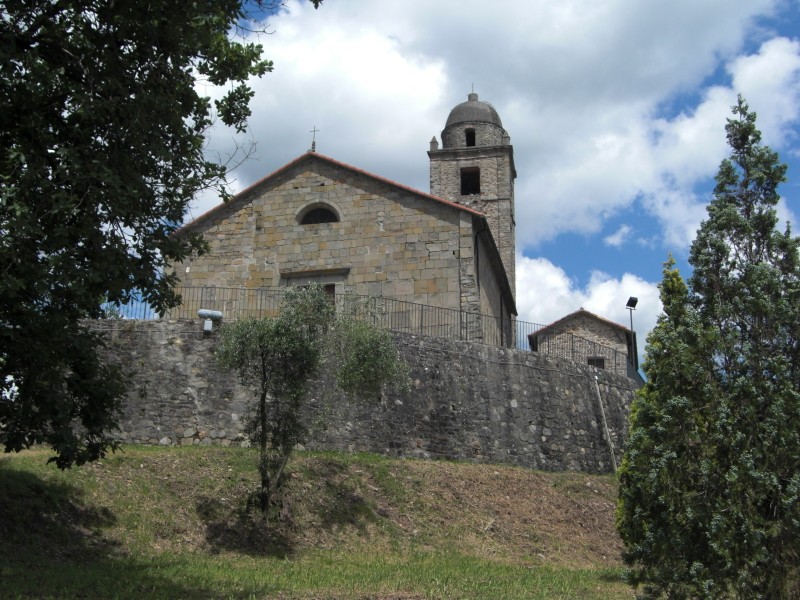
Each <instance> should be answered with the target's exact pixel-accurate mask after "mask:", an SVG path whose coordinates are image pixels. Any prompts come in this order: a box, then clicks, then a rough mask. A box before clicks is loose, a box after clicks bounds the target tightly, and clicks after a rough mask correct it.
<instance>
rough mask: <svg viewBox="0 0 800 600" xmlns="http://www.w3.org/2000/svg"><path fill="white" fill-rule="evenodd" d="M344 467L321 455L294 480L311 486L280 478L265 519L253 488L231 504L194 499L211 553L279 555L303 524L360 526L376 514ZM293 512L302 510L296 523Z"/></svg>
mask: <svg viewBox="0 0 800 600" xmlns="http://www.w3.org/2000/svg"><path fill="white" fill-rule="evenodd" d="M345 469H346V467H345V466H343V465H342V464H341V463H339V462H336V461H327V460H321V461H315V462H314V463H313V465H312V466H307V467H305V468H304V474H303V476H302V477H301V478H300V481H301V482H302V483H303V484H305V485H306V486H307V485H308V483H310V484H311V486H312V487H313V488H314V490H313V491H308V488H307V487H306V488H302V489H301V487H298V486H296V485H293V484H294V483H295V482H293V481H284V484H283V486H282V487H281V488H280V489H279V490H278V492H277V493H275V494H274V497H273V502H274V505H273V506H272V508H271V510H270V513H269V517H268V518H264V516H263V515H262V513H261V511H260V510H259V509H258V508H257V506H258V499H257V491H256V490H253V492H252V493H251V494H249V495H248V496H247V497H245V498H241V499H239V504H238V506H234V507H231V506H230V504H226V503H224V502H222V501H221V500H220V499H218V498H211V497H208V496H202V497H200V498H198V500H197V502H196V509H197V514H198V515H199V516H200V519H201V520H202V521H203V523H204V524H205V527H206V542H207V543H208V544H209V546H210V549H211V552H214V553H216V552H222V551H226V552H237V553H242V554H247V555H252V556H273V557H278V558H285V557H286V556H290V555H291V554H293V553H294V552H295V549H296V539H297V537H298V534H299V533H301V532H300V529H301V528H303V527H316V528H320V529H323V530H326V531H330V530H334V529H337V528H339V527H343V526H352V527H355V528H357V529H358V530H360V531H364V530H365V529H366V525H367V523H368V522H371V521H375V520H376V519H377V517H376V515H375V512H374V510H373V509H372V506H371V505H370V504H369V503H368V502H367V500H366V499H364V498H363V497H362V496H361V495H360V494H359V493H358V492H357V491H356V488H355V486H354V484H353V482H352V481H350V480H349V479H348V478H347V477H346V476H345ZM298 513H302V514H304V515H305V516H304V517H303V519H302V520H303V522H296V520H295V515H297V514H298ZM306 520H307V521H308V522H306Z"/></svg>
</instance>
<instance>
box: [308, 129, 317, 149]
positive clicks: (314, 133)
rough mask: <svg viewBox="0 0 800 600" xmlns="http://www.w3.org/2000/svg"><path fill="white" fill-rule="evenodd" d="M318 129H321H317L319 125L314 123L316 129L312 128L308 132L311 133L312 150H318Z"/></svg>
mask: <svg viewBox="0 0 800 600" xmlns="http://www.w3.org/2000/svg"><path fill="white" fill-rule="evenodd" d="M318 131H319V129H317V126H316V125H314V129H312V130H311V131H309V132H308V133H310V134H311V152H316V151H317V132H318Z"/></svg>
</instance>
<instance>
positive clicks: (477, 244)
mask: <svg viewBox="0 0 800 600" xmlns="http://www.w3.org/2000/svg"><path fill="white" fill-rule="evenodd" d="M429 157H430V161H431V167H430V174H431V193H426V192H421V191H419V190H414V189H412V188H409V187H406V186H404V185H401V184H398V183H396V182H393V181H390V180H388V179H385V178H383V177H380V176H378V175H374V174H371V173H367V172H366V171H363V170H361V169H358V168H356V167H353V166H351V165H347V164H345V163H342V162H339V161H337V160H335V159H333V158H330V157H327V156H323V155H321V154H318V153H316V152H313V151H310V152H307V153H306V154H303V155H301V156H299V157H298V158H296V159H295V160H293V161H291V162H290V163H288V164H287V165H285V166H283V167H281V168H280V169H278V170H277V171H275V172H274V173H272V174H270V175H268V176H266V177H265V178H263V179H262V180H260V181H258V182H256V183H255V184H254V185H252V186H250V187H249V188H248V189H246V190H244V191H243V192H241V193H240V194H238V195H237V196H235V197H234V198H233V199H231V200H230V201H228V202H227V203H224V204H221V205H219V206H217V207H215V208H214V209H212V210H211V211H209V212H207V213H206V214H204V215H202V216H200V217H199V218H197V219H195V220H194V221H192V222H191V223H189V224H187V225H185V226H184V227H183V228H182V230H181V231H194V232H197V233H201V234H202V235H203V237H204V238H205V239H206V241H207V242H208V245H209V251H208V252H207V253H206V254H203V255H201V256H192V257H189V258H188V259H187V260H185V261H184V262H183V263H181V264H178V265H175V268H176V272H177V274H178V275H179V277H180V279H181V284H182V285H184V286H189V287H204V288H205V287H208V288H246V289H252V290H268V291H279V290H282V289H283V288H285V287H287V286H291V285H307V284H309V283H312V282H316V283H319V284H321V285H323V286H325V288H326V289H327V290H328V291H329V292H331V293H335V294H337V295H338V294H342V293H344V292H354V293H355V294H358V295H364V296H372V297H384V298H392V299H395V300H399V301H404V302H407V303H416V304H419V305H428V306H432V307H437V308H440V309H449V310H452V311H459V312H460V313H464V314H483V315H488V316H489V317H491V319H490V320H492V319H494V320H495V321H496V323H497V325H496V326H497V327H500V328H501V329H502V330H503V332H502V336H501V338H502V339H503V340H504V343H505V344H506V345H510V344H511V343H513V333H512V326H511V323H512V317H513V316H515V315H516V312H517V311H516V305H515V301H514V221H513V219H514V216H513V215H514V197H513V180H514V177H515V176H516V173H515V171H514V165H513V150H512V147H511V145H510V141H509V138H508V134H507V133H506V132H505V130H504V129H503V128H502V125H501V123H500V119H499V117H498V116H497V112H496V111H495V110H494V108H492V107H491V106H490V105H488V104H487V103H485V102H481V101H480V100H478V98H477V95H475V94H470V96H469V98H468V100H467V102H464V103H462V104H460V105H458V106H456V107H455V108H454V109H453V110H452V111H451V113H450V116H449V118H448V120H447V123H446V125H445V129H444V131H443V132H442V148H441V149H439V148H438V144H437V143H435V140H434V141H433V142H432V143H431V148H430V151H429ZM197 308H202V307H199V306H198V307H197ZM412 312H413V311H412ZM409 318H413V317H409ZM486 322H487V320H486V319H477V320H472V321H471V325H470V327H473V328H475V327H477V328H481V327H483V328H486V327H487V325H486ZM480 337H481V336H480V332H478V335H477V336H476V335H475V334H474V332H472V335H471V336H470V338H471V339H480Z"/></svg>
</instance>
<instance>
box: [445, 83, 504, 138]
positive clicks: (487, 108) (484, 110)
mask: <svg viewBox="0 0 800 600" xmlns="http://www.w3.org/2000/svg"><path fill="white" fill-rule="evenodd" d="M469 122H472V123H474V122H479V123H491V124H493V125H497V126H498V127H502V126H503V123H502V122H501V121H500V115H498V114H497V111H496V110H495V109H494V107H493V106H492V105H491V104H489V103H488V102H482V101H480V100H478V94H476V93H475V92H472V93H471V94H468V95H467V101H466V102H462V103H461V104H459V105H458V106H456V107H455V108H454V109H453V110H451V111H450V116H449V117H447V123H446V124H445V126H444V127H445V129H447V128H448V127H450V126H451V125H455V124H456V123H469Z"/></svg>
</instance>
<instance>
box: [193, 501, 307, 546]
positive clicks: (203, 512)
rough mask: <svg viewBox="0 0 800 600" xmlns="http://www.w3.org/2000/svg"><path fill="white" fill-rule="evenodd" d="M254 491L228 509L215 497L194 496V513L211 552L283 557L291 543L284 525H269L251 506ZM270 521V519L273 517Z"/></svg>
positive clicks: (253, 506)
mask: <svg viewBox="0 0 800 600" xmlns="http://www.w3.org/2000/svg"><path fill="white" fill-rule="evenodd" d="M254 497H255V493H254V494H252V497H249V498H248V499H247V501H246V502H245V503H244V504H243V505H240V506H238V507H235V508H231V506H230V505H227V504H224V503H223V502H221V501H220V500H219V499H217V498H210V497H208V496H201V497H199V498H198V499H197V502H196V508H197V514H198V516H199V517H200V519H201V520H202V521H203V523H204V524H205V527H206V542H207V543H208V545H209V547H210V549H211V552H213V553H217V552H222V551H228V552H237V553H241V554H247V555H250V556H273V557H277V558H285V557H287V556H289V555H290V554H291V553H292V551H293V543H292V539H291V535H290V533H289V531H288V529H289V528H288V527H287V526H285V524H281V523H277V524H274V525H273V524H272V523H271V521H270V520H269V519H267V518H265V517H264V515H263V514H261V512H260V511H259V510H258V509H257V508H256V507H255V502H254V501H253V499H254ZM273 521H274V519H273Z"/></svg>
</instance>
